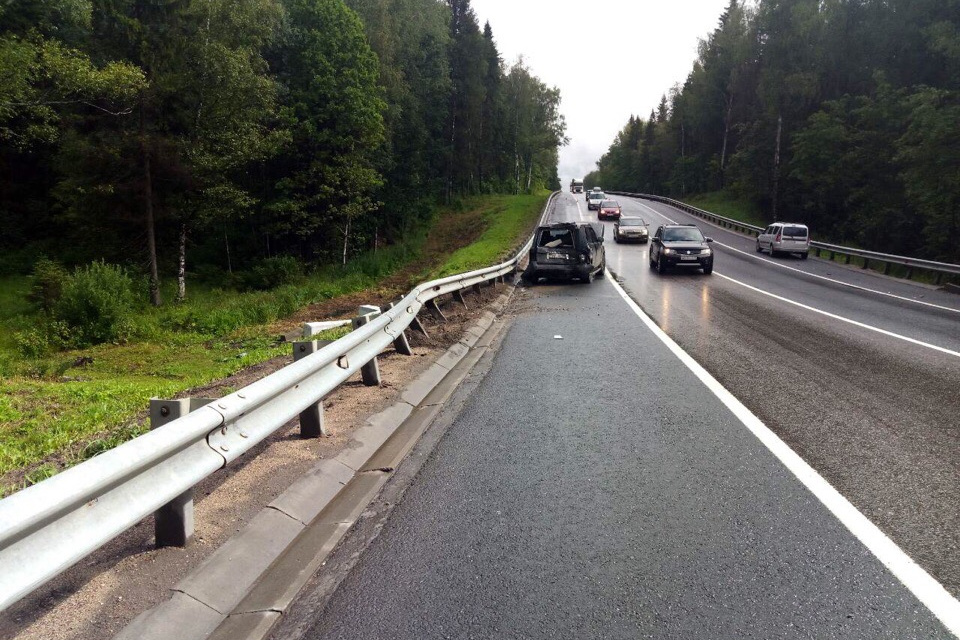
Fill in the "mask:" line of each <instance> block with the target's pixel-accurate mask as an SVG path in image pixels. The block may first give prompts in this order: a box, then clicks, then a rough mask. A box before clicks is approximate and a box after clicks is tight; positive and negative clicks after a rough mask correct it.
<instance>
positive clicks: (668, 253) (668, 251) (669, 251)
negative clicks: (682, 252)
mask: <svg viewBox="0 0 960 640" xmlns="http://www.w3.org/2000/svg"><path fill="white" fill-rule="evenodd" d="M663 252H664V253H665V254H667V255H668V256H669V255H671V254H673V253H676V252H675V251H674V250H673V249H667V248H664V250H663Z"/></svg>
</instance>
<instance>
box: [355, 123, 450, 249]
mask: <svg viewBox="0 0 960 640" xmlns="http://www.w3.org/2000/svg"><path fill="white" fill-rule="evenodd" d="M456 157H457V115H456V113H454V115H453V117H452V118H451V119H450V161H449V162H448V163H447V189H446V191H447V193H446V198H445V202H446V203H447V204H450V198H451V197H452V195H453V194H452V191H453V163H454V162H455V161H456V160H455V159H456ZM349 226H350V225H349V221H348V223H347V227H348V228H349ZM344 244H346V239H344ZM344 264H346V257H344Z"/></svg>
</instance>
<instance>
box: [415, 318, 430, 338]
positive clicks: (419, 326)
mask: <svg viewBox="0 0 960 640" xmlns="http://www.w3.org/2000/svg"><path fill="white" fill-rule="evenodd" d="M410 326H411V327H413V328H414V329H416V330H417V331H419V332H420V333H422V334H423V337H424V338H429V337H430V334H429V333H427V328H426V327H425V326H423V323H422V322H420V316H419V315H415V316H413V320H411V321H410Z"/></svg>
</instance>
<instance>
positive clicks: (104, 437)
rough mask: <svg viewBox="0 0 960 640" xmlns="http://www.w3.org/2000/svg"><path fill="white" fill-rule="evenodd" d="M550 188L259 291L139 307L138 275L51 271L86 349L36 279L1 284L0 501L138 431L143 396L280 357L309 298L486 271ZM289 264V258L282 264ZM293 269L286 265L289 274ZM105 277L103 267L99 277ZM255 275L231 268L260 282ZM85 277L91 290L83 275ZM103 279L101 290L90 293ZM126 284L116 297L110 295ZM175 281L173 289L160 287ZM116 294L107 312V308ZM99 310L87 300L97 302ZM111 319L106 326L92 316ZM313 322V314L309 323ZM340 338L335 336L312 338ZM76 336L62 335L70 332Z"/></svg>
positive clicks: (451, 214)
mask: <svg viewBox="0 0 960 640" xmlns="http://www.w3.org/2000/svg"><path fill="white" fill-rule="evenodd" d="M547 195H548V193H547V192H541V193H538V194H532V195H520V196H471V197H467V198H464V199H463V200H461V201H459V202H458V203H457V205H456V206H455V207H449V208H442V209H439V210H438V211H437V212H436V214H435V216H434V218H433V221H432V223H431V224H430V225H429V226H425V227H424V228H423V229H421V230H419V231H418V233H417V234H415V238H416V239H415V240H412V241H409V242H404V243H399V244H397V245H394V246H392V247H389V248H386V249H379V250H378V251H377V252H376V253H373V252H370V253H368V254H365V255H363V256H359V257H358V258H357V259H355V260H353V261H351V262H350V263H349V264H348V265H347V267H327V268H322V269H316V270H314V271H313V272H310V273H305V272H302V271H300V270H299V269H295V268H292V267H290V268H288V269H278V270H277V271H278V272H279V273H280V274H279V275H277V274H274V275H273V276H271V277H272V278H278V279H280V280H281V281H282V282H279V283H274V284H275V285H276V286H273V287H272V288H268V289H265V290H244V288H243V285H236V286H235V287H226V288H224V287H213V286H211V285H210V284H198V285H197V286H196V287H195V290H194V294H193V295H192V296H191V297H190V298H189V299H188V300H186V301H184V302H183V303H181V304H178V305H168V306H164V307H160V308H156V307H153V306H151V305H150V304H149V303H148V293H147V289H146V283H145V282H144V281H143V279H142V278H141V280H140V281H139V283H138V282H137V281H136V280H135V279H133V278H131V277H130V276H128V275H127V276H126V278H127V281H126V285H124V284H123V283H124V275H125V272H124V271H123V270H122V269H121V268H119V267H115V266H112V265H104V264H101V265H99V266H98V267H97V268H95V269H93V272H94V275H93V276H91V274H90V269H88V268H81V269H78V270H76V271H74V272H73V273H72V274H67V275H66V276H61V283H62V284H63V285H64V287H63V288H65V289H67V290H69V289H70V287H72V286H74V285H73V284H72V282H73V280H74V278H76V277H77V275H78V274H80V278H79V279H80V280H81V281H84V282H86V284H87V286H88V288H89V289H91V290H90V291H89V292H88V293H89V294H90V295H89V301H90V302H92V303H95V304H93V305H92V306H91V307H90V311H91V313H92V314H93V316H92V317H90V318H88V317H87V316H83V315H81V316H80V317H79V319H77V322H79V324H80V325H81V326H85V324H86V321H87V320H94V321H95V323H94V327H95V328H99V329H100V330H102V331H104V332H105V333H104V334H103V335H101V337H104V335H105V334H106V333H109V334H110V335H109V338H108V339H105V340H99V339H98V340H96V342H97V344H91V343H90V340H89V335H90V334H89V331H88V329H85V330H84V331H79V330H76V329H74V326H75V325H74V324H70V323H67V322H65V321H63V320H61V319H58V318H57V317H56V316H55V315H54V314H56V313H57V311H56V309H57V308H58V305H59V304H60V303H61V300H62V298H61V297H60V295H62V291H61V293H60V294H56V293H54V292H51V291H50V290H49V288H47V290H46V291H47V295H48V296H49V297H48V298H47V299H46V300H42V299H41V298H39V292H41V291H43V290H44V285H45V284H50V283H49V282H45V281H44V280H43V275H44V274H47V275H49V272H50V271H54V270H56V267H55V266H51V265H50V264H46V263H41V264H43V265H45V266H43V267H42V268H41V269H40V273H39V274H35V275H32V276H28V277H24V276H9V277H4V278H0V336H2V338H0V339H2V341H0V374H2V379H0V479H5V480H4V481H3V482H0V495H4V494H6V493H9V492H10V491H12V490H15V489H17V488H19V487H21V486H24V485H27V484H31V483H33V482H37V481H39V480H42V479H43V478H46V477H49V476H50V475H52V474H53V473H56V472H57V471H59V470H61V469H63V468H66V467H68V466H71V465H73V464H76V463H77V462H81V461H83V460H85V459H87V458H89V457H91V456H94V455H96V454H97V453H100V452H102V451H105V450H107V449H109V448H111V447H114V446H116V445H117V444H120V443H121V442H124V441H126V440H128V439H130V438H132V437H135V436H137V435H139V434H141V433H143V432H144V430H145V429H146V428H147V427H148V425H147V424H146V422H145V420H144V410H145V408H146V405H147V401H148V400H149V398H151V397H172V396H175V395H176V394H179V393H182V392H184V391H186V390H188V389H191V388H194V387H198V386H202V385H205V384H207V383H210V382H212V381H214V380H219V379H222V378H224V377H227V376H229V375H232V374H234V373H236V372H238V371H240V370H242V369H244V368H245V367H249V366H251V365H254V364H257V363H260V362H263V361H265V360H269V359H271V358H275V357H278V356H289V344H287V343H286V342H285V341H284V339H283V338H282V332H283V331H284V329H289V323H285V322H284V319H285V318H286V317H287V316H290V315H291V314H294V313H296V312H297V311H300V310H302V309H303V308H305V307H309V305H311V304H313V303H316V302H321V301H325V300H330V299H335V298H337V297H340V296H345V295H348V294H353V293H357V292H360V291H370V290H379V289H381V288H382V286H383V282H384V280H385V279H392V281H394V282H395V283H396V286H397V287H400V288H402V289H404V290H405V288H406V287H408V286H409V285H411V284H413V283H415V282H416V281H418V280H422V279H424V278H427V277H431V276H436V275H439V274H443V275H446V274H449V273H456V272H460V271H463V270H467V269H471V268H476V267H480V266H485V265H489V264H492V263H494V262H496V261H497V260H499V259H502V258H504V257H506V256H507V255H509V254H510V253H511V252H512V251H514V250H515V249H516V248H517V247H518V246H519V245H520V244H521V243H522V242H523V241H524V240H525V239H526V237H527V235H528V234H529V232H530V229H531V227H532V225H533V224H535V222H536V220H537V218H538V217H539V215H540V212H541V210H542V207H543V204H544V202H545V201H546V198H547ZM288 266H289V265H288ZM291 271H292V273H291ZM104 274H108V275H106V276H104ZM264 277H265V275H264V273H263V272H262V269H261V272H258V273H253V274H238V278H237V279H236V282H238V283H243V282H248V281H249V280H251V279H253V280H256V281H257V282H258V284H260V285H265V284H268V280H269V278H268V279H267V280H264ZM90 280H93V284H91V283H90ZM101 286H109V287H111V289H110V291H109V294H110V295H109V296H107V297H104V296H101V295H99V294H100V293H104V292H102V291H101V290H100V289H99V287H101ZM124 286H126V287H128V290H127V291H126V293H128V294H129V303H124V302H123V300H124V298H125V297H126V294H125V293H124V292H123V291H120V290H118V287H119V288H120V289H122V288H123V287H124ZM170 286H171V287H172V286H173V285H172V284H171V285H170ZM107 300H112V301H117V304H115V305H113V306H112V307H111V309H106V307H108V306H111V302H107ZM97 305H99V306H97ZM111 310H112V312H113V314H114V316H113V317H114V323H113V325H114V326H113V327H112V329H105V326H106V325H105V324H104V323H103V319H104V318H105V317H106V316H108V315H109V313H104V312H105V311H108V312H109V311H111ZM318 319H322V318H318ZM344 332H345V330H343V329H339V330H334V331H332V332H329V333H328V334H327V335H324V336H323V337H324V338H331V339H332V338H336V337H339V336H340V335H342V334H343V333H344ZM77 335H80V336H82V337H81V338H80V340H82V343H71V342H70V341H71V340H74V339H76V338H74V336H77Z"/></svg>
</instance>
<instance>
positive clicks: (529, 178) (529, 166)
mask: <svg viewBox="0 0 960 640" xmlns="http://www.w3.org/2000/svg"><path fill="white" fill-rule="evenodd" d="M532 180H533V157H532V156H531V157H530V160H529V162H527V193H530V183H531V181H532Z"/></svg>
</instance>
